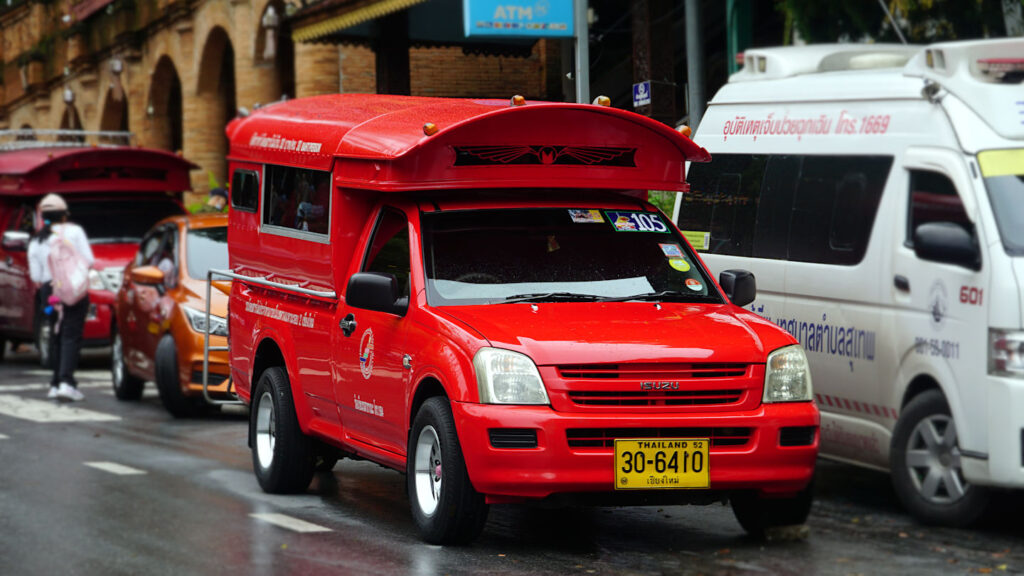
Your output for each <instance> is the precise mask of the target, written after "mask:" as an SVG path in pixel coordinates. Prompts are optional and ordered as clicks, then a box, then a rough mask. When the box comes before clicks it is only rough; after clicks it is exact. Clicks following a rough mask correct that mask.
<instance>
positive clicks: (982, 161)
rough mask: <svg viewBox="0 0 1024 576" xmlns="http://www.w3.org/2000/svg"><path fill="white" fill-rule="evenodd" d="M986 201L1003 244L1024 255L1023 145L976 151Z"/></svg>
mask: <svg viewBox="0 0 1024 576" xmlns="http://www.w3.org/2000/svg"><path fill="white" fill-rule="evenodd" d="M978 164H979V165H980V166H981V175H982V176H984V177H985V188H986V189H987V190H988V198H989V202H991V203H992V211H993V212H994V213H995V217H996V225H997V226H999V236H1000V237H1001V238H1002V240H1003V248H1004V249H1005V250H1006V253H1007V254H1009V255H1010V256H1024V149H1020V150H986V151H984V152H981V153H979V154H978Z"/></svg>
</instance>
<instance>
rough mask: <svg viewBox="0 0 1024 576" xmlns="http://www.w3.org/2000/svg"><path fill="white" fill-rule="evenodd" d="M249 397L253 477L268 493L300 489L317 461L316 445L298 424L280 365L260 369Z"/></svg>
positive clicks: (289, 491)
mask: <svg viewBox="0 0 1024 576" xmlns="http://www.w3.org/2000/svg"><path fill="white" fill-rule="evenodd" d="M252 399H253V403H252V409H251V410H250V411H249V443H250V445H251V446H252V467H253V470H254V471H255V472H256V480H258V481H259V483H260V487H261V488H263V491H264V492H270V493H271V494H295V493H299V492H304V491H305V490H306V488H308V487H309V483H310V481H312V480H313V473H314V472H315V470H316V467H317V464H318V460H317V458H316V445H315V444H314V442H313V440H312V439H310V438H309V437H308V436H306V435H305V434H303V433H302V428H300V427H299V418H298V416H297V415H296V414H295V404H294V402H293V401H292V391H291V387H290V386H289V385H288V373H287V372H285V370H284V368H281V367H278V366H275V367H273V368H268V369H267V370H266V371H265V372H263V374H262V375H260V379H259V381H258V382H257V383H256V389H255V390H254V391H253V394H252Z"/></svg>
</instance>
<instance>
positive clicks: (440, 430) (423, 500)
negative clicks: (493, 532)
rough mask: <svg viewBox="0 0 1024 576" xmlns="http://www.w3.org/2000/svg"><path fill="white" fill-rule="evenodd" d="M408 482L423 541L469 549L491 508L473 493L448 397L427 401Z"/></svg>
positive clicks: (413, 440) (412, 439) (412, 442)
mask: <svg viewBox="0 0 1024 576" xmlns="http://www.w3.org/2000/svg"><path fill="white" fill-rule="evenodd" d="M406 483H407V486H408V490H409V501H410V504H411V505H412V515H413V518H414V519H415V520H416V524H417V526H419V529H420V536H422V538H423V539H424V540H425V541H427V542H429V543H431V544H468V543H469V542H472V541H473V540H474V539H476V537H477V536H479V535H480V532H482V531H483V529H484V524H485V523H486V522H487V510H488V508H487V503H486V502H485V501H484V497H483V495H482V494H480V493H479V492H477V491H476V490H475V489H474V488H473V484H472V483H471V482H470V480H469V474H468V473H467V472H466V461H465V460H464V459H463V457H462V447H461V445H460V444H459V437H458V434H456V431H455V420H454V418H452V409H451V406H450V405H449V404H448V400H447V399H446V398H443V397H440V396H437V397H434V398H430V399H428V400H427V401H426V402H424V403H423V406H421V407H420V409H419V412H417V414H416V418H415V419H414V420H413V426H412V433H411V434H410V435H409V450H408V463H407V474H406Z"/></svg>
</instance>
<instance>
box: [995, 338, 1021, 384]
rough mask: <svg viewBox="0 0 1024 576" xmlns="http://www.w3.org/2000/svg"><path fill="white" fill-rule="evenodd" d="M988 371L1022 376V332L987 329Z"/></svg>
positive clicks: (1012, 376)
mask: <svg viewBox="0 0 1024 576" xmlns="http://www.w3.org/2000/svg"><path fill="white" fill-rule="evenodd" d="M988 342H989V346H988V373H989V374H992V375H993V376H1009V377H1011V378H1024V332H1009V331H1006V330H991V329H990V330H989V331H988Z"/></svg>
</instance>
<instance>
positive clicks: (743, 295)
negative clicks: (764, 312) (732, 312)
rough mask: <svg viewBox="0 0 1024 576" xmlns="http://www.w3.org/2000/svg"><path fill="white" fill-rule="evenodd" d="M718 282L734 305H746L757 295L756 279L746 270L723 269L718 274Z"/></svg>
mask: <svg viewBox="0 0 1024 576" xmlns="http://www.w3.org/2000/svg"><path fill="white" fill-rule="evenodd" d="M718 283H719V284H720V285H721V286H722V290H725V296H726V297H727V298H729V301H730V302H732V303H733V304H735V305H736V306H746V305H747V304H750V303H751V302H753V301H754V298H756V297H757V281H756V280H755V279H754V275H753V274H752V273H750V272H748V271H747V270H724V271H723V272H722V273H721V274H719V275H718Z"/></svg>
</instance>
